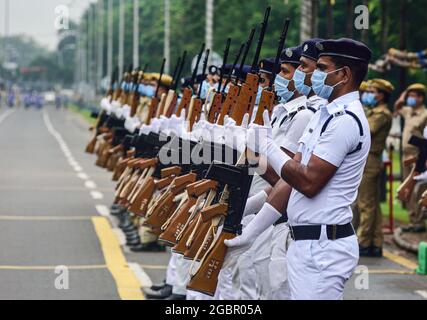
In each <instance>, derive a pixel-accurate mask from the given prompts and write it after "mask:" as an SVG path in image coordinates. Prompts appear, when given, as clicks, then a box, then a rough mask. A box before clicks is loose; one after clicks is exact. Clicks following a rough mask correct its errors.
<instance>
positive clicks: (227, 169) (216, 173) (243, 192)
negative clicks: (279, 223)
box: [187, 162, 253, 296]
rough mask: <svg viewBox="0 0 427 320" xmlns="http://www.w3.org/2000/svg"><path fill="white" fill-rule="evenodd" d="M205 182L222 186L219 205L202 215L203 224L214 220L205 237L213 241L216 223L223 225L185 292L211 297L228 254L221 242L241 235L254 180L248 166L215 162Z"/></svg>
mask: <svg viewBox="0 0 427 320" xmlns="http://www.w3.org/2000/svg"><path fill="white" fill-rule="evenodd" d="M206 178H207V179H214V180H216V181H218V182H219V183H220V184H222V185H225V188H224V191H223V193H222V196H221V200H220V203H219V204H217V205H214V206H211V207H208V208H205V209H204V210H203V211H202V213H201V214H202V216H203V219H204V220H205V221H209V220H212V219H214V220H217V223H216V226H215V227H214V228H213V230H212V231H213V232H212V233H208V235H207V237H208V236H209V237H215V238H216V236H215V234H216V232H217V227H218V225H219V223H220V222H221V221H223V223H224V224H223V228H222V231H221V234H220V235H219V237H218V238H217V239H216V241H213V242H212V244H211V245H210V248H208V250H207V251H206V254H205V258H204V259H202V262H201V264H200V268H199V269H198V271H197V272H196V273H195V274H194V275H192V278H191V280H190V283H189V284H188V286H187V288H188V289H190V290H193V291H198V292H202V293H204V294H207V295H211V296H213V295H214V294H215V291H216V287H217V282H218V275H219V272H220V270H221V267H222V264H223V261H224V259H225V255H226V253H227V248H226V246H225V244H224V240H228V239H232V238H234V237H235V236H236V235H237V234H241V230H242V225H241V220H242V217H243V212H244V209H245V204H246V199H247V198H248V195H249V190H250V186H251V184H252V179H253V176H252V175H249V172H248V166H247V165H238V166H230V165H227V164H222V163H215V162H214V163H212V165H211V167H210V168H209V171H208V173H207V175H206ZM201 249H203V247H202V248H201ZM201 249H199V251H201Z"/></svg>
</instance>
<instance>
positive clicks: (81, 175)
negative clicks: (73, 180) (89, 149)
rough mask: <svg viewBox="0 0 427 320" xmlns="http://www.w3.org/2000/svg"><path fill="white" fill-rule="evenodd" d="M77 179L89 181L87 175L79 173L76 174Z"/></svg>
mask: <svg viewBox="0 0 427 320" xmlns="http://www.w3.org/2000/svg"><path fill="white" fill-rule="evenodd" d="M77 177H79V178H80V179H82V180H87V179H89V177H88V175H87V174H86V173H83V172H80V173H78V174H77Z"/></svg>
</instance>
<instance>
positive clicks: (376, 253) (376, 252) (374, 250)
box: [370, 246, 383, 258]
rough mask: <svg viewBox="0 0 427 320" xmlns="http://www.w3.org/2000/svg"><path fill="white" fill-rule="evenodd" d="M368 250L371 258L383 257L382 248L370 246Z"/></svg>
mask: <svg viewBox="0 0 427 320" xmlns="http://www.w3.org/2000/svg"><path fill="white" fill-rule="evenodd" d="M370 249H371V257H373V258H381V257H382V256H383V248H380V247H375V246H372V247H371V248H370Z"/></svg>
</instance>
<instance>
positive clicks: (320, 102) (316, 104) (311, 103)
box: [307, 95, 328, 110]
mask: <svg viewBox="0 0 427 320" xmlns="http://www.w3.org/2000/svg"><path fill="white" fill-rule="evenodd" d="M327 104H328V100H326V99H323V98H320V97H319V96H316V95H314V96H311V97H310V98H308V99H307V108H313V109H315V110H319V108H320V106H324V105H327Z"/></svg>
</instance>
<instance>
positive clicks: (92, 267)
mask: <svg viewBox="0 0 427 320" xmlns="http://www.w3.org/2000/svg"><path fill="white" fill-rule="evenodd" d="M65 267H67V269H69V270H99V269H107V265H105V264H104V265H87V266H85V265H81V266H65ZM56 268H58V266H0V270H19V271H44V270H55V269H56Z"/></svg>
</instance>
